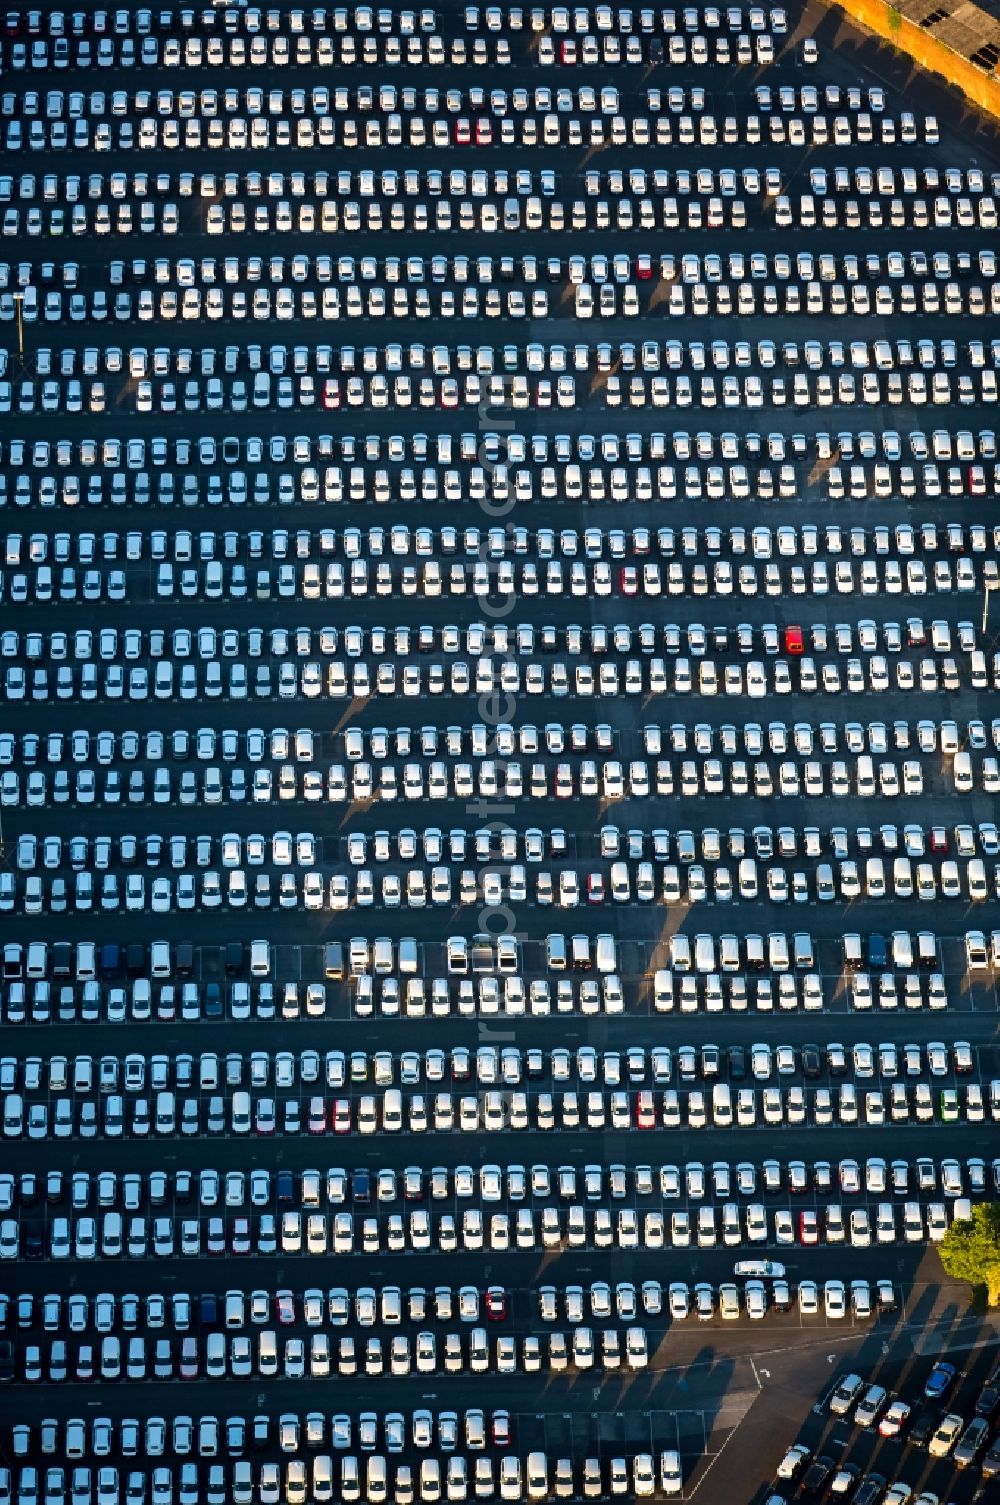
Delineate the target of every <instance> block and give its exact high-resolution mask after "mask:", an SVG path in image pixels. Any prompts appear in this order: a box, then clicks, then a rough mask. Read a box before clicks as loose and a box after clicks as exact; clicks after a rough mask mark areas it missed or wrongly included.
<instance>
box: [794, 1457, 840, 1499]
mask: <svg viewBox="0 0 1000 1505" xmlns="http://www.w3.org/2000/svg"><path fill="white" fill-rule="evenodd" d="M835 1468H836V1464H835V1463H834V1461H833V1459H832V1458H829V1457H827V1455H826V1454H825V1453H824V1454H822V1456H821V1457H819V1458H814V1459H813V1461H812V1463H810V1465H809V1467H808V1468H807V1469H806V1471H805V1473H804V1474H803V1476H802V1483H801V1485H800V1486H799V1488H800V1491H801V1493H802V1494H804V1495H818V1494H819V1493H820V1492H821V1491H822V1490H823V1489H825V1488H826V1484H827V1481H828V1479H829V1478H830V1475H831V1474H832V1473H833V1470H834V1469H835Z"/></svg>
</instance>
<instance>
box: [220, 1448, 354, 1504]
mask: <svg viewBox="0 0 1000 1505" xmlns="http://www.w3.org/2000/svg"><path fill="white" fill-rule="evenodd" d="M237 1467H238V1465H237ZM312 1494H313V1499H314V1500H315V1501H316V1505H329V1502H330V1501H331V1500H332V1499H333V1459H332V1458H331V1457H330V1455H329V1453H318V1454H317V1455H316V1457H315V1458H314V1459H313V1462H312Z"/></svg>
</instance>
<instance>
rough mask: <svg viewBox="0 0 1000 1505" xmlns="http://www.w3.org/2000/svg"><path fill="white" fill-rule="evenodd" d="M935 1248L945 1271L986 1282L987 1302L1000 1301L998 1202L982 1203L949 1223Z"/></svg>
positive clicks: (974, 1281) (975, 1283)
mask: <svg viewBox="0 0 1000 1505" xmlns="http://www.w3.org/2000/svg"><path fill="white" fill-rule="evenodd" d="M938 1252H939V1253H940V1255H941V1263H942V1265H943V1266H944V1268H945V1271H946V1273H947V1274H948V1275H950V1276H952V1278H953V1279H955V1280H968V1281H970V1282H971V1284H972V1285H976V1286H985V1287H986V1290H987V1298H988V1300H989V1304H990V1306H996V1305H998V1304H1000V1203H998V1202H986V1203H981V1204H980V1205H979V1206H976V1207H974V1208H973V1209H972V1217H971V1218H968V1219H962V1220H961V1221H960V1222H955V1223H952V1225H951V1227H950V1228H949V1229H948V1232H947V1233H946V1234H945V1236H944V1238H943V1239H942V1241H941V1243H940V1245H939V1246H938Z"/></svg>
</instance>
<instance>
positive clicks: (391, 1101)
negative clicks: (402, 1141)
mask: <svg viewBox="0 0 1000 1505" xmlns="http://www.w3.org/2000/svg"><path fill="white" fill-rule="evenodd" d="M402 1127H403V1094H402V1093H401V1092H400V1090H399V1088H398V1087H390V1088H389V1090H388V1091H387V1092H386V1094H385V1097H384V1098H383V1099H382V1128H383V1129H384V1130H385V1131H386V1133H387V1134H398V1133H399V1132H400V1130H401V1129H402Z"/></svg>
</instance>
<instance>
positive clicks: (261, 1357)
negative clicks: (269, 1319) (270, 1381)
mask: <svg viewBox="0 0 1000 1505" xmlns="http://www.w3.org/2000/svg"><path fill="white" fill-rule="evenodd" d="M257 1372H258V1374H260V1375H261V1376H262V1377H264V1378H272V1377H273V1376H274V1375H276V1374H277V1372H278V1339H277V1337H276V1335H275V1333H274V1331H273V1329H272V1328H269V1327H267V1328H265V1329H264V1331H263V1332H262V1333H259V1334H258V1335H257Z"/></svg>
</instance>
